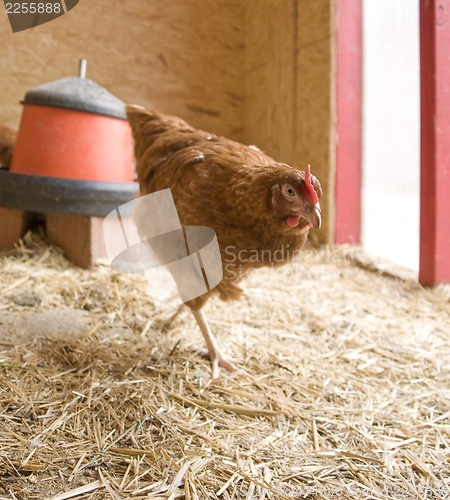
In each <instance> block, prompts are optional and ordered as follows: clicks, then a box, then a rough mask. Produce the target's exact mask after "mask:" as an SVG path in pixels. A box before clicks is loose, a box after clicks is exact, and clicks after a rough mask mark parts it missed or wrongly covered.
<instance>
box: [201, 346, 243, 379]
mask: <svg viewBox="0 0 450 500" xmlns="http://www.w3.org/2000/svg"><path fill="white" fill-rule="evenodd" d="M204 355H205V356H208V357H209V359H210V360H211V368H212V374H211V378H213V379H214V378H217V377H218V376H219V375H220V368H225V370H228V371H229V372H244V370H243V369H242V368H239V367H238V366H236V365H240V364H242V363H243V362H244V360H243V359H235V358H228V357H226V356H225V355H224V354H223V352H222V351H221V350H220V349H216V350H213V351H212V354H211V353H210V352H209V350H208V349H205V350H204Z"/></svg>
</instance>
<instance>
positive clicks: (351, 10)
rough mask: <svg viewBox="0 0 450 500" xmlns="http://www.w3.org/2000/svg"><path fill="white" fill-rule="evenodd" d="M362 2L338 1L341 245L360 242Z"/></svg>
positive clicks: (337, 236) (338, 220) (338, 217)
mask: <svg viewBox="0 0 450 500" xmlns="http://www.w3.org/2000/svg"><path fill="white" fill-rule="evenodd" d="M361 16H362V8H361V0H337V147H336V233H335V241H336V243H338V244H342V243H355V244H359V243H360V240H361V150H362V147H361V141H362V27H361V22H362V17H361Z"/></svg>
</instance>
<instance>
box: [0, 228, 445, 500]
mask: <svg viewBox="0 0 450 500" xmlns="http://www.w3.org/2000/svg"><path fill="white" fill-rule="evenodd" d="M244 286H245V289H246V298H245V299H244V300H243V301H242V302H240V303H233V304H225V303H222V302H220V301H219V300H215V299H213V300H211V301H210V302H209V303H208V305H207V306H206V308H205V309H206V311H205V312H206V314H207V317H208V318H209V320H210V324H211V327H212V328H213V330H214V332H215V333H216V336H217V339H218V341H219V342H220V344H221V345H222V346H223V347H224V350H225V351H226V352H227V353H229V354H230V355H232V356H234V357H241V358H244V359H245V362H244V365H243V368H244V369H245V370H246V371H247V373H248V374H250V375H251V376H252V377H253V379H251V378H249V377H246V376H244V375H243V374H234V375H230V374H229V373H223V376H221V378H220V379H219V380H218V381H214V382H212V381H211V379H210V365H209V361H208V360H207V359H205V358H204V357H202V355H201V352H200V351H201V349H202V348H203V347H204V346H203V341H202V338H201V334H200V332H199V331H198V329H197V327H196V326H195V322H194V319H193V317H192V316H191V314H190V313H189V311H188V310H186V311H183V312H182V313H181V314H180V315H179V316H178V317H177V318H176V319H175V320H174V321H173V323H172V325H171V327H170V328H167V326H166V323H167V320H168V319H169V318H170V316H171V314H172V313H173V311H171V310H167V311H163V312H159V313H157V312H155V311H154V309H153V307H152V304H151V300H150V296H149V294H148V291H147V287H146V283H145V280H144V278H143V276H139V275H123V274H116V273H114V272H113V271H111V269H110V268H109V267H108V266H107V265H106V263H99V265H98V266H96V267H95V268H94V269H93V270H91V271H86V270H81V269H79V268H76V267H75V266H73V265H71V264H70V263H68V262H67V261H66V260H65V258H64V256H63V255H62V253H61V252H60V251H59V250H58V249H57V248H55V247H52V246H48V245H47V244H46V242H45V240H44V239H43V238H42V237H38V236H36V235H34V234H28V235H27V236H26V238H25V240H24V242H23V243H21V245H20V246H19V247H18V248H17V249H15V250H14V251H10V252H3V253H2V254H1V255H0V314H1V318H0V379H1V383H0V498H1V499H27V500H28V499H53V500H64V499H70V498H74V499H92V500H94V499H113V500H116V499H134V500H138V499H165V500H167V499H170V500H172V499H178V498H185V499H187V500H197V499H208V498H212V499H215V498H219V499H224V500H230V499H255V500H263V499H291V498H310V499H331V498H333V499H334V498H339V499H356V498H370V499H372V498H373V499H380V500H381V499H399V498H402V499H404V498H411V499H413V498H414V499H416V498H418V499H425V498H426V499H438V498H449V497H450V402H449V396H450V371H449V367H450V363H449V362H450V286H449V285H441V286H438V287H436V288H432V289H426V288H422V287H421V286H420V285H419V284H418V283H417V280H416V277H415V275H414V273H411V272H408V271H407V270H403V269H399V268H397V267H395V266H393V265H390V264H388V263H386V262H382V261H377V260H374V259H372V258H370V257H369V256H367V255H366V254H364V253H363V252H362V251H361V250H359V249H352V248H344V247H341V248H328V247H326V248H322V249H320V250H306V251H305V252H303V253H302V255H301V256H300V258H299V259H298V260H297V261H296V262H294V263H292V264H289V265H288V266H286V267H285V268H282V269H280V270H278V271H272V270H270V269H266V270H262V271H258V272H255V273H254V274H253V275H252V276H251V278H250V279H249V280H248V281H247V282H246V283H245V285H244Z"/></svg>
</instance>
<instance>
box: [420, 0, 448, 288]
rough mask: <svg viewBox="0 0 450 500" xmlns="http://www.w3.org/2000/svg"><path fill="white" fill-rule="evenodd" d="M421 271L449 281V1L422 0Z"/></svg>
mask: <svg viewBox="0 0 450 500" xmlns="http://www.w3.org/2000/svg"><path fill="white" fill-rule="evenodd" d="M420 81H421V88H420V94H421V106H420V108H421V109H420V111H421V144H420V145H421V155H420V162H421V174H420V182H421V189H420V271H419V280H420V282H421V283H422V284H424V285H431V286H432V285H436V284H437V283H440V282H443V281H448V282H450V0H420Z"/></svg>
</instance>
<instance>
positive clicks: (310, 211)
mask: <svg viewBox="0 0 450 500" xmlns="http://www.w3.org/2000/svg"><path fill="white" fill-rule="evenodd" d="M302 217H304V218H305V219H306V220H307V221H308V222H309V223H310V224H312V225H313V226H314V228H315V229H319V227H320V225H321V223H322V216H321V215H320V205H319V203H316V204H315V205H311V206H309V207H306V210H305V213H304V214H302Z"/></svg>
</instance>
